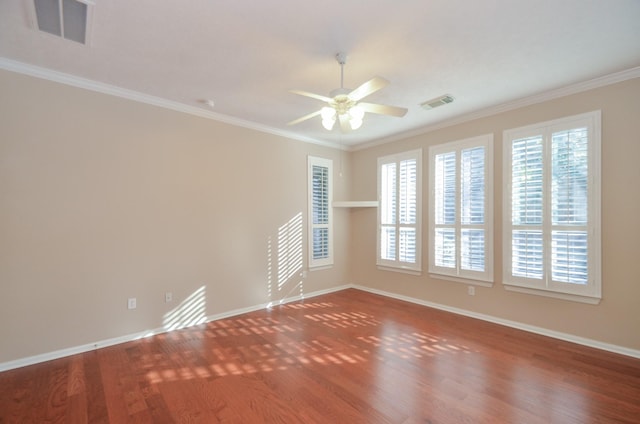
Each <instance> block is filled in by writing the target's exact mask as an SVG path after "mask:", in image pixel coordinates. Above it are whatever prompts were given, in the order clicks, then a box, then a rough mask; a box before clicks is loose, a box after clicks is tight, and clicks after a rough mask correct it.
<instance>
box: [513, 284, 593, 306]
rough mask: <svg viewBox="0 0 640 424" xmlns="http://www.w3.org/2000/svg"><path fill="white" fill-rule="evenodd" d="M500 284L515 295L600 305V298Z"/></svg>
mask: <svg viewBox="0 0 640 424" xmlns="http://www.w3.org/2000/svg"><path fill="white" fill-rule="evenodd" d="M502 284H503V285H504V288H505V290H509V291H513V292H517V293H525V294H533V295H536V296H545V297H552V298H555V299H562V300H570V301H572V302H580V303H587V304H590V305H597V304H599V303H600V300H602V298H601V297H591V296H582V295H579V294H571V293H562V292H555V291H550V290H542V289H533V288H529V287H521V286H514V285H511V284H509V283H502Z"/></svg>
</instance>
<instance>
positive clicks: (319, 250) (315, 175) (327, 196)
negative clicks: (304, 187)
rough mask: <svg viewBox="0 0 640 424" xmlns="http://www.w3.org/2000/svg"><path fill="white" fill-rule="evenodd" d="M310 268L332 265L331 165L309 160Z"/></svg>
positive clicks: (310, 158)
mask: <svg viewBox="0 0 640 424" xmlns="http://www.w3.org/2000/svg"><path fill="white" fill-rule="evenodd" d="M308 179H309V267H310V268H315V267H321V266H329V265H333V209H332V207H331V201H332V183H333V164H332V161H331V160H329V159H324V158H318V157H313V156H309V158H308Z"/></svg>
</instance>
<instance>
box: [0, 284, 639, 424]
mask: <svg viewBox="0 0 640 424" xmlns="http://www.w3.org/2000/svg"><path fill="white" fill-rule="evenodd" d="M87 422H88V423H432V424H435V423H563V424H564V423H581V424H582V423H620V422H626V423H640V360H637V359H633V358H629V357H625V356H620V355H616V354H612V353H607V352H602V351H598V350H595V349H591V348H586V347H582V346H577V345H574V344H571V343H566V342H561V341H558V340H554V339H549V338H545V337H542V336H538V335H534V334H530V333H525V332H522V331H518V330H514V329H510V328H506V327H502V326H499V325H494V324H490V323H486V322H482V321H478V320H474V319H470V318H465V317H460V316H456V315H454V314H449V313H446V312H441V311H437V310H433V309H430V308H426V307H422V306H418V305H414V304H409V303H405V302H401V301H398V300H393V299H388V298H384V297H381V296H376V295H373V294H370V293H365V292H362V291H357V290H345V291H341V292H337V293H333V294H329V295H325V296H320V297H315V298H312V299H309V300H307V301H303V302H297V303H292V304H288V305H284V306H280V307H276V308H274V309H272V310H264V311H258V312H254V313H249V314H245V315H242V316H238V317H234V318H230V319H225V320H220V321H216V322H211V323H208V324H204V325H201V326H198V327H191V328H188V329H184V330H180V331H174V332H171V333H167V334H163V335H159V336H155V337H150V338H147V339H143V340H139V341H135V342H130V343H125V344H120V345H117V346H113V347H109V348H104V349H99V350H96V351H92V352H88V353H84V354H80V355H75V356H72V357H68V358H63V359H59V360H55V361H51V362H47V363H43V364H37V365H33V366H29V367H24V368H21V369H16V370H11V371H6V372H3V373H0V423H3V424H4V423H87Z"/></svg>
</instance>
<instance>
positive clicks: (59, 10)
mask: <svg viewBox="0 0 640 424" xmlns="http://www.w3.org/2000/svg"><path fill="white" fill-rule="evenodd" d="M33 4H34V8H35V17H36V22H37V25H38V29H39V30H40V31H44V32H47V33H49V34H53V35H56V36H58V37H62V38H64V39H66V40H71V41H75V42H77V43H81V44H87V22H88V19H87V17H88V15H89V6H90V3H88V2H84V1H78V0H33Z"/></svg>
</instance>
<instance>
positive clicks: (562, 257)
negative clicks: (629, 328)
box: [503, 111, 602, 303]
mask: <svg viewBox="0 0 640 424" xmlns="http://www.w3.org/2000/svg"><path fill="white" fill-rule="evenodd" d="M504 143H505V149H504V152H505V168H504V169H505V176H506V177H507V187H508V189H507V190H505V194H508V197H505V239H504V249H505V261H504V273H503V275H504V278H505V280H504V281H505V285H506V286H507V288H509V289H511V290H521V289H520V288H525V289H527V290H529V289H531V290H529V291H530V292H534V293H536V294H538V292H537V291H536V290H542V292H540V293H539V294H545V295H549V296H555V297H562V296H564V297H563V298H569V299H571V300H577V301H581V302H587V303H597V302H598V301H599V299H600V296H601V287H602V286H601V277H600V264H601V257H600V251H601V240H600V238H601V236H600V228H599V219H600V166H599V157H600V112H599V111H598V112H590V113H585V114H582V115H577V116H573V117H568V118H562V119H558V120H555V121H551V122H547V123H542V124H537V125H534V126H530V127H524V128H516V129H513V130H507V131H505V135H504ZM523 291H524V290H523ZM554 292H555V293H554ZM556 293H558V294H556ZM565 295H570V296H569V297H567V296H565Z"/></svg>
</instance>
